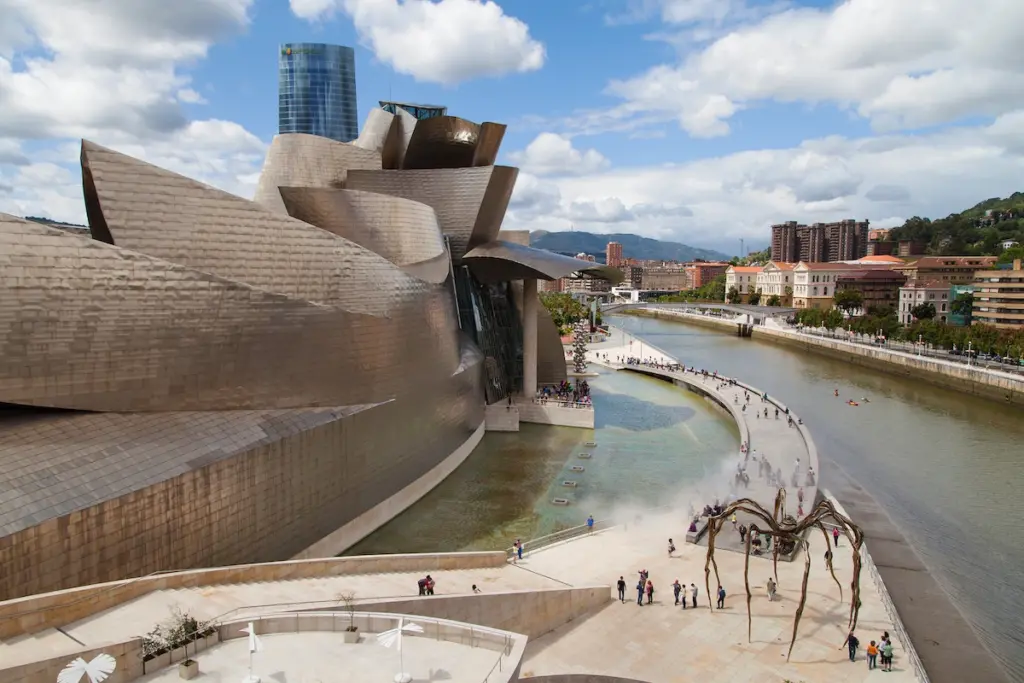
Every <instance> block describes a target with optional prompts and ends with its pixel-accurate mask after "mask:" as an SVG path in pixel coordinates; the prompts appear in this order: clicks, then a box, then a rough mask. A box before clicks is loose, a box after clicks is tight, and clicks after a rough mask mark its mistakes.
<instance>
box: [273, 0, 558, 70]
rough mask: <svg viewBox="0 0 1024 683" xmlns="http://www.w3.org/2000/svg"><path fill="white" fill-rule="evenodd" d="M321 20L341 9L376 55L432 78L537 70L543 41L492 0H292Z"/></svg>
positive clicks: (542, 55)
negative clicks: (539, 40) (535, 38)
mask: <svg viewBox="0 0 1024 683" xmlns="http://www.w3.org/2000/svg"><path fill="white" fill-rule="evenodd" d="M290 2H291V8H292V11H293V12H294V13H295V14H296V15H297V16H299V17H302V18H304V19H307V20H310V21H312V20H317V19H321V18H323V17H327V16H330V15H331V14H333V13H334V12H337V11H338V10H341V11H343V12H345V13H346V14H347V15H349V16H350V17H351V18H352V22H353V23H354V24H355V27H356V30H357V31H358V32H359V36H360V38H361V40H362V41H363V42H364V43H365V44H366V45H367V46H368V47H369V48H370V49H371V50H373V53H374V55H376V57H377V59H379V60H381V61H382V62H384V63H386V64H388V65H390V66H391V67H392V68H393V69H394V70H395V71H398V72H399V73H403V74H408V75H410V76H412V77H414V78H415V79H416V80H419V81H424V82H428V83H441V84H444V85H453V84H456V83H459V82H462V81H466V80H470V79H473V78H480V77H484V76H498V75H502V74H506V73H515V72H519V73H523V72H528V71H536V70H537V69H540V68H541V67H542V66H543V65H544V60H545V50H544V45H543V44H542V43H540V42H538V41H536V40H534V39H533V38H532V37H531V36H530V29H529V27H528V26H527V25H526V24H525V23H524V22H522V21H520V20H519V19H516V18H515V17H511V16H508V15H506V14H505V13H504V11H503V10H502V8H501V7H500V6H499V5H498V4H497V3H495V2H492V1H491V0H486V1H484V0H290Z"/></svg>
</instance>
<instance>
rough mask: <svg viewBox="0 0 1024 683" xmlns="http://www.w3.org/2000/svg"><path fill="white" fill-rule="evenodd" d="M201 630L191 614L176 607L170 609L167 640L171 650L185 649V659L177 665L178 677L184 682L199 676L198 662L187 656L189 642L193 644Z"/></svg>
mask: <svg viewBox="0 0 1024 683" xmlns="http://www.w3.org/2000/svg"><path fill="white" fill-rule="evenodd" d="M203 630H204V629H203V628H202V627H201V625H200V623H199V620H198V619H196V618H195V617H193V616H192V615H191V614H189V613H188V612H185V611H182V610H181V608H179V607H177V606H174V607H172V608H171V621H170V623H169V624H168V631H169V633H170V637H169V638H168V640H169V641H170V643H171V645H172V649H174V648H178V647H183V648H184V649H185V659H184V660H182V661H181V663H179V664H178V677H179V678H182V679H184V680H186V681H189V680H192V679H193V678H195V677H196V676H198V675H199V662H197V661H196V660H194V659H192V658H191V657H189V656H188V644H189V643H190V642H193V643H194V642H195V641H196V638H198V637H199V634H200V632H202V631H203Z"/></svg>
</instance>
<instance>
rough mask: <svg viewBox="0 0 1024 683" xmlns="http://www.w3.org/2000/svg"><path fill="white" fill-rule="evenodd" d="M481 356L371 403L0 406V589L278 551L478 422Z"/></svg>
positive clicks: (291, 548)
mask: <svg viewBox="0 0 1024 683" xmlns="http://www.w3.org/2000/svg"><path fill="white" fill-rule="evenodd" d="M482 395H483V391H482V371H481V359H480V355H479V352H478V351H475V350H471V351H470V352H468V353H467V352H466V349H464V352H463V354H462V362H461V364H460V366H459V370H458V371H457V372H456V373H455V374H453V375H450V376H449V377H448V378H446V379H444V380H441V381H440V382H438V383H437V384H434V385H431V386H430V387H418V388H412V390H411V391H409V392H408V393H407V394H405V395H404V396H402V397H400V398H398V399H396V400H394V401H388V402H386V403H382V404H378V405H375V406H349V407H342V408H336V407H329V408H310V409H297V410H287V411H212V412H198V413H197V412H188V413H160V414H138V413H136V414H66V413H64V414H62V413H46V414H35V415H11V414H10V413H4V414H0V473H2V474H0V480H2V481H3V483H4V484H5V486H3V487H2V488H0V503H2V504H0V511H2V512H0V539H2V542H0V600H6V599H10V598H15V597H19V596H22V595H29V594H34V593H41V592H45V591H52V590H59V589H63V588H70V587H73V586H78V585H83V584H92V583H98V582H103V581H112V580H116V579H123V578H127V577H130V576H142V575H145V574H148V573H151V572H154V571H158V570H161V569H186V568H192V567H214V566H226V565H233V564H243V563H249V562H269V561H274V560H281V559H287V558H288V557H292V556H294V555H295V554H296V553H298V552H300V551H301V550H302V549H304V548H306V547H309V546H310V545H311V544H313V543H315V542H316V541H318V540H320V539H321V538H323V537H324V536H326V535H328V534H329V533H331V532H333V531H335V530H336V529H338V528H339V527H341V526H343V525H344V524H346V523H348V522H350V521H352V520H353V519H355V518H356V517H358V516H359V515H361V514H362V513H364V512H366V511H368V510H369V509H371V508H372V507H373V506H374V505H376V504H377V503H379V502H380V501H382V500H385V499H387V498H388V497H390V496H392V495H394V494H395V493H397V492H398V491H400V490H402V489H403V488H404V487H406V486H408V485H409V484H412V483H413V482H415V481H417V480H418V479H419V478H420V477H422V476H423V475H424V474H425V473H426V472H428V471H429V470H430V469H431V468H433V467H435V466H436V465H438V464H439V463H440V462H441V461H442V460H444V458H446V457H447V456H448V455H450V454H451V453H452V452H453V451H454V450H455V449H456V448H458V447H459V446H461V445H462V444H463V443H464V442H465V441H466V439H468V438H469V436H470V435H471V434H472V433H473V431H474V430H476V429H477V427H478V426H479V425H480V424H481V423H482V421H483V401H482V400H481V397H482Z"/></svg>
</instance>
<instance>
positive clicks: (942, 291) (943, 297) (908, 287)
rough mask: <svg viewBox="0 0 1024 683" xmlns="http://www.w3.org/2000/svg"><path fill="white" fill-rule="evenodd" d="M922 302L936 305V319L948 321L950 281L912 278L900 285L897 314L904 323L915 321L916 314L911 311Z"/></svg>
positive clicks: (908, 323)
mask: <svg viewBox="0 0 1024 683" xmlns="http://www.w3.org/2000/svg"><path fill="white" fill-rule="evenodd" d="M921 304H931V305H932V306H934V307H935V320H937V321H939V322H943V323H944V322H947V320H948V319H949V315H950V309H949V305H950V299H949V283H948V282H938V281H935V280H932V281H929V282H921V281H919V280H911V281H910V282H908V283H907V284H905V285H903V286H902V287H900V300H899V308H898V309H897V311H896V315H897V316H898V317H899V319H900V322H901V323H903V324H904V325H910V324H911V323H913V322H914V315H913V313H911V311H913V310H914V308H915V307H917V306H920V305H921Z"/></svg>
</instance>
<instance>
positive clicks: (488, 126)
mask: <svg viewBox="0 0 1024 683" xmlns="http://www.w3.org/2000/svg"><path fill="white" fill-rule="evenodd" d="M507 128H508V126H506V125H505V124H503V123H491V122H489V121H485V122H484V123H481V124H480V137H479V138H478V139H477V143H476V151H475V152H474V154H473V166H493V165H494V162H495V161H496V160H497V158H498V152H499V151H500V150H501V141H502V140H503V139H504V138H505V130H506V129H507Z"/></svg>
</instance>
